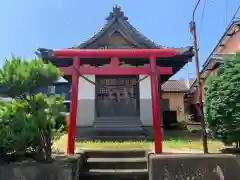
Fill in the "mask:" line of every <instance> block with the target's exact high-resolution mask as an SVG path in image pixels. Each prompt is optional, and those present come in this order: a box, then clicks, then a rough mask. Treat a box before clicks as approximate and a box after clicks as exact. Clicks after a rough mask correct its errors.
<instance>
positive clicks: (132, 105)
mask: <svg viewBox="0 0 240 180" xmlns="http://www.w3.org/2000/svg"><path fill="white" fill-rule="evenodd" d="M137 80H138V77H137V76H96V82H97V85H96V115H97V117H99V118H114V117H116V118H121V117H122V118H124V117H136V116H139V86H138V84H137V85H136V82H137Z"/></svg>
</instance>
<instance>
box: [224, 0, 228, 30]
mask: <svg viewBox="0 0 240 180" xmlns="http://www.w3.org/2000/svg"><path fill="white" fill-rule="evenodd" d="M228 5H229V4H228V0H225V7H226V9H225V11H226V12H225V18H226V19H225V21H226V22H225V23H226V26H227V25H228Z"/></svg>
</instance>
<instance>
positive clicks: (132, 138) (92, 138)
mask: <svg viewBox="0 0 240 180" xmlns="http://www.w3.org/2000/svg"><path fill="white" fill-rule="evenodd" d="M76 139H77V140H78V141H145V140H148V139H149V138H148V137H146V136H142V135H134V136H133V135H131V136H129V135H124V136H122V135H121V136H119V135H118V136H116V135H111V134H108V135H107V136H102V135H101V136H81V137H79V136H77V137H76Z"/></svg>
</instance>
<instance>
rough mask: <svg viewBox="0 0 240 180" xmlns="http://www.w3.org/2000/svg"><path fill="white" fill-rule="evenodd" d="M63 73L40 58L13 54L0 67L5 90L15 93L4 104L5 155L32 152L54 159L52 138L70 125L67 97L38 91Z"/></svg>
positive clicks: (0, 116)
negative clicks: (66, 119) (47, 94)
mask: <svg viewBox="0 0 240 180" xmlns="http://www.w3.org/2000/svg"><path fill="white" fill-rule="evenodd" d="M60 75H61V73H60V71H59V70H58V69H57V68H56V67H55V66H53V65H51V64H47V65H44V64H43V61H42V60H40V59H33V60H31V61H25V60H22V59H21V58H19V57H13V59H12V61H6V62H5V64H4V65H3V67H2V69H0V85H1V87H3V88H1V93H2V94H3V93H4V94H6V95H7V96H9V97H12V98H13V100H12V101H9V102H7V101H5V102H4V101H2V102H1V107H0V152H1V156H2V157H6V156H9V155H12V154H26V153H31V154H32V155H33V157H34V158H35V159H36V160H39V161H51V159H52V158H51V154H52V152H51V146H52V140H53V139H55V138H56V137H58V136H59V135H60V133H61V132H62V131H64V129H65V128H66V121H65V116H64V112H65V106H64V98H63V97H62V96H60V95H51V96H46V95H45V94H43V93H38V94H34V91H35V90H36V89H37V88H39V87H42V86H45V85H50V84H51V83H52V81H54V80H56V79H57V78H58V77H59V76H60Z"/></svg>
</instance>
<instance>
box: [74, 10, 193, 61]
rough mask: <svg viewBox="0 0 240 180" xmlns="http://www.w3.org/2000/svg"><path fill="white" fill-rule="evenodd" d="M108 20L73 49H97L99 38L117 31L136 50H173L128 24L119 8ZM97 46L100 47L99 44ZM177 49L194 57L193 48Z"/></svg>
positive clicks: (111, 13)
mask: <svg viewBox="0 0 240 180" xmlns="http://www.w3.org/2000/svg"><path fill="white" fill-rule="evenodd" d="M106 20H107V23H106V24H105V25H104V26H103V27H102V28H101V29H100V31H99V32H97V33H96V34H94V35H93V36H92V37H90V38H89V39H88V40H86V41H84V42H82V43H79V44H77V45H75V46H73V48H79V49H85V48H89V47H90V48H97V46H93V45H92V44H94V43H96V41H97V40H98V39H99V38H103V36H105V35H106V34H112V33H114V32H115V31H117V32H120V33H121V34H122V35H124V36H125V37H126V38H127V39H128V40H129V41H130V42H131V43H132V44H133V45H134V46H135V47H136V48H173V47H166V46H163V45H158V44H156V43H155V42H153V41H152V40H150V39H149V38H147V37H146V36H144V35H143V34H142V33H141V32H139V31H138V30H137V29H135V28H134V27H133V26H132V25H131V24H130V23H129V22H128V18H127V17H126V16H125V15H124V12H123V11H121V8H120V7H118V6H116V7H114V8H113V11H112V12H110V14H109V16H108V17H107V18H106ZM100 43H101V42H100ZM96 44H97V45H98V46H99V42H98V43H96ZM176 49H177V50H178V51H179V52H183V51H184V52H185V51H186V52H190V54H191V55H190V56H191V57H192V55H193V51H192V47H183V48H176Z"/></svg>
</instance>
